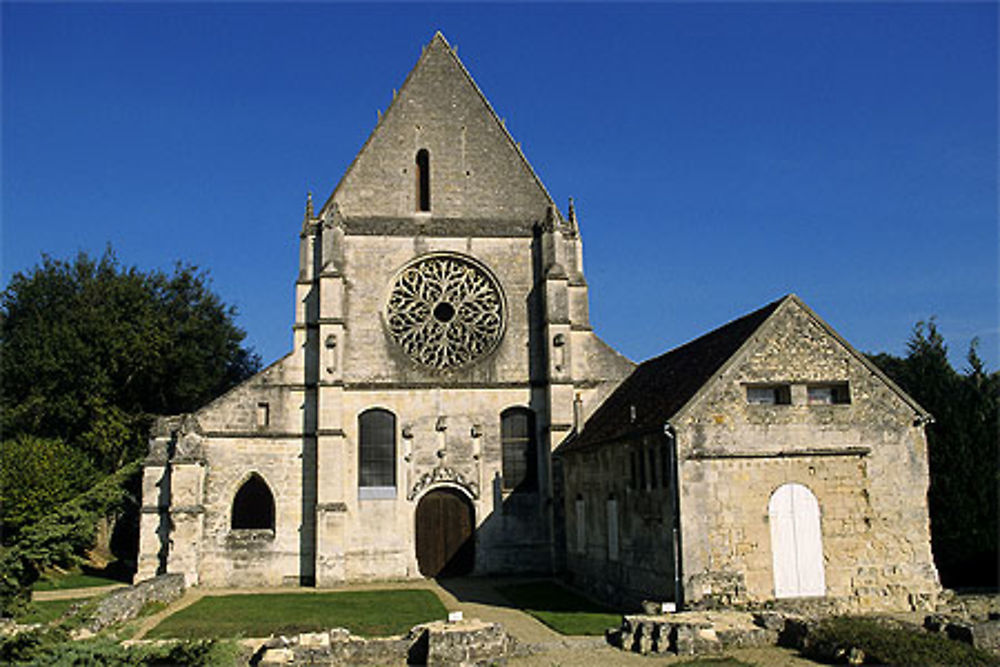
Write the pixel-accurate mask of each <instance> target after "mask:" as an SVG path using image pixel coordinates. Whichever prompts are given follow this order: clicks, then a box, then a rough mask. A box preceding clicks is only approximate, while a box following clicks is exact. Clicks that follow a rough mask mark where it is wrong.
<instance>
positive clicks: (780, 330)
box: [137, 34, 938, 606]
mask: <svg viewBox="0 0 1000 667" xmlns="http://www.w3.org/2000/svg"><path fill="white" fill-rule="evenodd" d="M581 243H582V240H581V237H580V229H579V227H578V225H577V221H576V217H575V213H574V211H573V209H572V206H570V208H569V210H568V212H567V214H566V215H564V214H563V213H562V212H561V211H560V210H559V208H558V206H556V204H555V203H554V202H553V200H552V198H551V197H550V196H549V194H548V192H547V191H546V190H545V187H544V186H543V185H542V183H541V181H540V180H539V178H538V176H537V175H536V174H535V173H534V171H533V170H532V168H531V166H530V165H529V164H528V162H527V160H526V159H525V157H524V155H523V154H522V153H521V150H520V148H519V146H518V145H517V144H516V143H515V141H514V140H513V139H512V137H511V136H510V134H509V133H508V132H507V130H506V129H505V127H504V124H503V122H502V121H501V120H500V119H499V118H498V117H497V115H496V114H495V113H494V111H493V109H492V107H491V106H490V104H489V102H488V101H487V100H486V98H485V97H484V95H483V94H482V92H481V91H480V90H479V88H478V87H477V86H476V84H475V82H474V81H473V79H472V77H471V76H470V75H469V73H468V72H467V71H466V69H465V68H464V67H463V65H462V64H461V62H460V61H459V59H458V57H457V55H456V54H455V52H454V51H453V49H452V48H451V47H450V46H449V45H448V43H447V42H446V41H445V39H444V38H443V37H442V36H441V35H440V34H437V35H435V36H434V38H433V39H432V41H431V43H430V44H429V45H428V46H427V47H426V48H425V49H424V51H423V54H422V55H421V57H420V59H419V61H418V62H417V64H416V66H415V67H414V69H413V70H412V71H411V72H410V74H409V76H408V77H407V78H406V81H405V82H404V83H403V85H402V87H401V88H400V90H399V92H398V94H397V95H396V96H395V97H394V99H393V102H392V104H391V106H390V107H389V108H388V110H387V111H386V112H385V114H384V115H382V116H381V117H380V119H379V122H378V124H377V126H376V127H375V130H374V131H373V132H372V134H371V136H370V137H369V138H368V140H367V142H366V143H365V145H364V146H363V147H362V148H361V151H360V152H359V153H358V155H357V156H356V158H355V160H354V162H353V163H352V164H351V165H350V167H349V168H348V170H347V172H346V173H345V174H344V176H343V178H342V179H341V181H340V183H339V184H338V185H337V186H336V188H335V189H334V191H333V193H332V194H331V195H330V197H329V199H328V200H327V201H326V202H325V203H324V204H323V205H322V206H320V207H319V208H318V210H315V209H314V207H313V204H312V202H311V200H310V201H309V203H308V204H307V207H306V213H305V217H304V220H303V222H302V227H301V231H300V256H299V272H298V276H297V277H296V278H295V293H296V318H295V322H294V324H293V332H294V336H293V347H292V351H291V352H290V353H289V354H287V355H286V356H285V357H283V358H281V359H279V360H278V361H277V362H275V363H274V364H272V365H271V366H269V367H267V368H265V369H264V370H263V371H261V372H260V373H258V374H257V375H256V376H254V377H253V378H251V379H249V380H247V381H246V382H244V383H243V384H241V385H239V386H237V387H236V388H234V389H232V390H231V391H229V392H228V393H226V394H224V395H223V396H220V397H219V398H217V399H216V400H215V401H213V402H211V403H209V404H208V405H206V406H204V407H203V408H201V409H200V410H197V411H196V412H193V413H191V414H185V415H179V416H173V417H165V418H162V419H160V420H159V421H158V423H157V424H156V426H155V427H154V430H153V433H152V435H151V439H150V451H149V456H148V458H147V459H146V464H145V472H144V480H143V510H142V512H143V513H142V519H141V535H140V557H139V566H138V573H137V579H140V580H141V579H145V578H148V577H151V576H154V575H156V574H158V573H162V572H178V573H183V574H184V575H185V578H186V580H187V582H188V584H189V585H204V586H232V585H249V584H255V585H273V586H281V585H316V586H321V587H322V586H331V585H335V584H338V583H340V582H344V581H353V580H372V579H399V578H410V577H424V576H426V577H433V576H446V575H449V574H466V573H475V574H489V573H518V572H556V571H561V572H567V573H568V574H570V575H571V576H572V577H573V578H574V580H575V581H576V582H577V583H579V584H580V585H582V586H585V587H587V588H589V589H590V590H592V591H594V592H595V593H597V594H599V595H604V596H606V597H618V598H621V599H628V600H632V599H641V598H655V599H667V600H669V599H680V598H684V599H686V600H687V601H688V602H696V601H698V600H701V599H710V598H713V596H714V597H719V596H722V597H726V598H727V599H731V600H766V599H770V598H774V597H797V596H835V597H843V598H850V599H854V600H857V601H860V603H861V604H863V605H868V606H878V605H882V606H892V605H897V606H898V605H900V604H904V603H906V602H907V601H910V602H913V601H914V600H917V599H918V598H921V596H925V597H926V596H932V595H933V594H934V593H935V592H936V591H937V587H938V584H937V575H936V571H935V569H934V566H933V561H932V558H931V552H930V538H929V531H928V519H927V502H926V490H927V484H928V478H927V447H926V440H925V438H924V432H923V426H924V423H925V421H926V420H927V418H928V415H927V414H926V413H925V411H924V410H923V409H921V408H920V406H918V405H917V404H916V403H914V402H913V400H912V399H910V398H909V397H907V396H906V395H905V394H904V393H903V392H901V391H900V390H899V389H898V388H897V387H896V386H895V385H893V384H892V383H891V382H890V381H889V380H888V379H887V378H885V377H884V376H883V375H882V374H881V373H880V372H879V371H878V370H877V369H875V368H874V367H873V366H872V365H871V364H870V363H868V362H867V361H866V360H865V359H864V357H863V356H862V355H859V354H858V353H857V352H855V351H854V350H853V349H852V348H851V347H850V346H849V345H848V344H847V343H846V342H845V341H843V340H842V339H841V338H840V337H839V336H838V335H837V334H836V333H835V332H834V331H833V330H832V329H831V328H830V327H829V326H828V325H826V324H825V323H824V322H823V321H822V320H820V319H819V317H818V316H816V315H815V314H814V313H812V311H810V310H809V309H808V308H807V307H806V306H805V305H804V304H802V303H801V302H800V301H799V300H798V299H797V298H795V297H792V296H789V297H785V298H784V299H781V300H779V301H776V302H775V303H773V304H770V305H768V306H765V307H764V308H762V309H761V310H758V311H756V312H755V313H751V314H750V315H747V316H745V317H743V318H740V319H738V320H735V321H734V322H732V323H730V324H727V325H725V326H723V327H722V328H720V329H718V330H716V331H714V332H712V333H709V334H707V335H706V336H703V337H701V338H699V339H697V340H696V341H693V342H691V343H689V344H688V345H685V346H682V347H681V348H678V349H677V350H674V351H672V352H669V353H667V354H666V355H664V356H662V357H658V358H656V359H653V360H650V361H648V362H646V363H644V364H641V365H639V366H638V367H636V366H635V364H633V363H632V362H631V361H629V360H628V359H626V358H625V357H623V356H622V355H620V354H618V353H617V352H616V351H614V350H613V349H611V348H610V347H609V346H608V345H607V344H605V343H604V342H603V341H602V340H601V339H600V338H598V336H597V335H596V334H595V333H594V331H593V329H592V327H591V324H590V320H589V316H588V294H587V282H586V279H585V277H584V273H583V265H582V247H581Z"/></svg>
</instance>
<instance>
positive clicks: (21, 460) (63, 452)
mask: <svg viewBox="0 0 1000 667" xmlns="http://www.w3.org/2000/svg"><path fill="white" fill-rule="evenodd" d="M95 476H96V474H95V471H94V468H93V466H92V465H91V463H90V461H89V460H88V459H87V457H86V456H85V455H84V454H83V453H82V452H80V451H79V450H76V449H73V448H72V447H69V446H68V445H66V443H64V442H63V441H62V440H58V439H45V438H38V437H35V436H33V435H26V434H22V435H19V436H17V437H15V438H11V439H8V440H4V441H3V442H0V489H3V505H2V506H0V519H2V521H3V529H4V533H5V534H6V535H16V534H17V533H19V532H20V530H21V528H22V527H24V526H26V525H28V524H31V523H35V522H37V521H38V520H39V519H40V518H41V517H43V516H45V514H46V513H48V512H50V511H51V510H52V508H53V507H56V506H58V505H60V504H62V503H64V502H66V501H67V500H69V499H70V498H72V497H73V496H75V495H76V494H77V493H79V492H80V490H81V489H83V488H85V487H86V486H87V485H88V484H90V483H91V482H93V481H94V478H95Z"/></svg>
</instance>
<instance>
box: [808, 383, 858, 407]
mask: <svg viewBox="0 0 1000 667" xmlns="http://www.w3.org/2000/svg"><path fill="white" fill-rule="evenodd" d="M806 400H807V401H808V402H809V405H844V404H847V403H850V402H851V392H850V391H849V389H848V386H847V383H846V382H842V383H837V384H816V385H809V386H808V387H806Z"/></svg>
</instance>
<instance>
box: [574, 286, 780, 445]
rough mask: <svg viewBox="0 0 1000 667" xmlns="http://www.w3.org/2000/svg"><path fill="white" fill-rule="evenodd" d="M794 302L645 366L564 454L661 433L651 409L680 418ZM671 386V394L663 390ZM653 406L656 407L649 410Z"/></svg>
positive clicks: (756, 313)
mask: <svg viewBox="0 0 1000 667" xmlns="http://www.w3.org/2000/svg"><path fill="white" fill-rule="evenodd" d="M794 298H795V297H794V295H790V294H789V295H785V296H783V297H781V298H780V299H777V300H775V301H772V302H771V303H768V304H766V305H764V306H761V307H760V308H757V309H756V310H753V311H751V312H749V313H747V314H745V315H742V316H740V317H737V318H735V319H733V320H731V321H729V322H727V323H725V324H723V325H722V326H719V327H716V328H715V329H712V330H711V331H709V332H707V333H705V334H703V335H701V336H699V337H697V338H695V339H693V340H690V341H688V342H687V343H684V344H682V345H679V346H677V347H675V348H672V349H670V350H667V351H666V352H664V353H663V354H660V355H657V356H655V357H652V358H650V359H647V360H646V361H644V362H642V363H641V364H639V365H638V366H637V367H636V368H635V370H633V371H632V373H630V374H629V375H628V377H626V378H625V379H624V380H623V381H622V382H621V384H619V385H618V387H616V388H615V390H614V391H613V392H612V393H611V395H610V396H608V397H607V398H606V399H605V400H604V401H603V402H602V404H601V405H600V407H598V408H597V410H596V411H595V412H594V413H593V414H592V415H591V416H590V419H588V420H587V422H586V423H585V424H584V426H583V429H581V431H580V433H579V434H578V435H576V436H575V437H573V438H572V439H571V440H568V441H567V442H566V443H565V445H564V446H560V448H559V449H562V450H563V451H573V450H576V449H585V448H587V447H589V446H590V445H591V444H593V443H594V442H601V441H605V440H609V439H610V440H614V439H617V438H619V437H621V436H622V435H623V434H625V433H628V432H632V431H635V430H644V429H645V430H648V429H651V428H654V427H656V428H659V427H660V426H662V424H660V423H656V424H652V423H644V422H646V421H647V411H646V408H652V409H653V410H655V411H656V412H658V416H659V417H662V418H664V419H667V418H671V417H673V416H674V415H676V414H677V413H678V412H680V411H681V410H682V409H683V408H684V407H685V406H686V405H687V404H688V403H689V401H691V400H692V399H693V398H694V397H695V396H696V395H697V394H698V392H699V391H700V390H701V388H702V387H703V386H704V385H705V384H706V383H707V382H708V380H709V379H710V378H711V377H712V376H713V375H715V374H716V373H717V372H718V371H719V369H721V368H723V367H724V366H725V365H726V363H727V362H728V361H729V360H730V359H732V358H734V357H735V356H736V355H737V354H739V351H740V350H741V349H743V347H744V346H745V345H746V344H747V341H749V340H750V339H751V338H752V337H753V336H754V334H755V333H756V332H757V331H759V330H760V328H761V327H762V326H763V325H764V324H765V323H766V322H767V321H768V320H770V319H771V316H772V315H773V314H774V313H775V312H776V311H777V310H778V309H779V308H780V307H781V306H782V305H784V304H785V303H788V302H789V301H791V300H793V299H794ZM743 328H747V330H746V331H743V330H742V329H743ZM668 386H669V391H664V388H665V387H668ZM650 401H654V402H656V403H657V405H655V406H652V405H650ZM636 407H638V408H639V410H638V413H640V414H637V411H636V409H635V408H636ZM617 414H628V415H629V425H628V426H627V427H625V428H624V429H622V428H621V427H620V426H619V425H617V420H616V418H615V415H617ZM564 447H565V448H564Z"/></svg>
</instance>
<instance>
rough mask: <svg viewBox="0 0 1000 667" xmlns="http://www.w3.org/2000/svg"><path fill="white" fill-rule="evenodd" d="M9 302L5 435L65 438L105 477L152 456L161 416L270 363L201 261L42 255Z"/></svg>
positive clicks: (3, 362) (0, 314)
mask: <svg viewBox="0 0 1000 667" xmlns="http://www.w3.org/2000/svg"><path fill="white" fill-rule="evenodd" d="M0 301H2V310H0V386H2V391H3V408H2V425H3V429H4V434H5V438H7V439H9V438H10V437H11V436H14V435H17V434H22V433H23V434H31V435H34V436H38V437H43V438H58V439H61V440H62V441H63V442H65V443H67V444H68V445H69V446H71V447H72V448H74V449H76V450H78V451H80V452H82V453H83V454H85V455H86V456H87V458H88V459H89V460H90V461H91V462H92V464H93V465H94V467H95V468H96V469H97V470H98V471H101V472H104V473H109V472H111V471H113V470H116V469H117V468H119V467H121V466H122V465H123V464H124V463H125V462H127V461H130V460H134V459H135V458H137V457H138V456H140V455H141V454H142V453H143V452H144V451H145V447H146V431H147V429H148V426H149V423H150V421H151V418H152V415H157V414H175V413H178V412H184V411H189V410H192V409H194V408H196V407H198V406H199V405H201V404H203V403H204V402H206V401H208V400H209V399H211V398H214V397H215V396H217V395H218V394H220V393H222V392H223V391H225V390H226V389H228V388H229V387H231V386H233V385H234V384H236V383H237V382H239V381H241V380H243V379H244V378H246V377H248V376H249V375H251V374H253V373H254V372H256V371H257V369H258V368H259V367H260V360H259V358H258V357H257V355H256V354H254V353H253V352H252V351H250V350H248V349H246V348H244V347H242V345H241V343H242V341H243V339H244V337H245V334H244V332H243V331H242V330H241V329H240V328H239V327H237V326H236V324H235V323H234V317H235V314H236V313H235V309H234V308H232V307H228V306H226V305H225V304H223V303H222V301H221V300H220V299H219V297H218V296H217V295H215V294H214V293H213V292H212V291H211V290H210V288H209V280H208V277H207V274H205V273H204V272H201V271H199V270H198V269H197V268H196V267H194V266H190V265H185V264H177V265H176V267H175V268H174V271H173V273H172V274H170V275H167V274H165V273H163V272H161V271H150V272H142V271H140V270H139V269H137V268H135V267H130V268H123V267H122V266H121V265H120V264H119V262H118V259H117V258H116V257H115V255H114V253H113V252H112V251H111V250H110V249H109V250H107V251H105V253H104V255H103V256H102V257H101V258H100V259H98V260H95V259H93V258H91V257H89V256H88V255H86V254H85V253H80V254H79V255H78V256H77V257H76V259H75V260H73V261H62V260H57V259H52V258H51V257H48V256H43V258H42V263H41V265H39V266H36V267H34V268H33V269H32V270H31V271H29V272H26V273H17V274H15V275H14V276H13V278H12V279H11V281H10V284H9V285H8V286H7V288H6V289H5V290H4V292H3V293H2V296H0Z"/></svg>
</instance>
